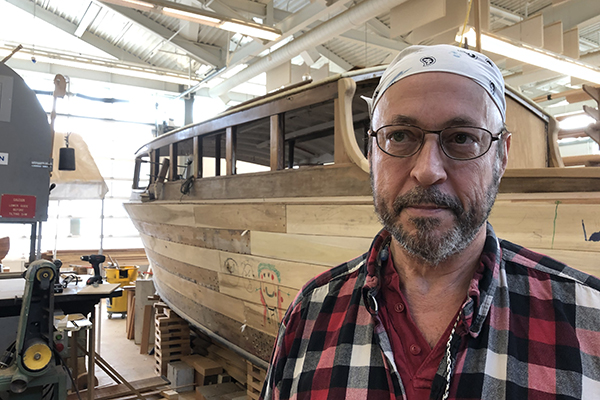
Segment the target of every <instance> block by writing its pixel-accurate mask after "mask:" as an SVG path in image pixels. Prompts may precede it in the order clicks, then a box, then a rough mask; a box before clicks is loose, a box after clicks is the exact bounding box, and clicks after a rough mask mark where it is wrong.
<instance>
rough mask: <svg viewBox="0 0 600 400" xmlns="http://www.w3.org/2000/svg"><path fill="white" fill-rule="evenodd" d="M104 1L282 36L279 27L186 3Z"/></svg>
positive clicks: (253, 33)
mask: <svg viewBox="0 0 600 400" xmlns="http://www.w3.org/2000/svg"><path fill="white" fill-rule="evenodd" d="M100 1H102V2H104V3H109V4H116V5H119V6H124V7H129V8H134V9H137V10H144V11H150V12H153V13H158V14H163V15H168V16H170V17H174V18H179V19H183V20H186V21H191V22H196V23H198V24H202V25H208V26H212V27H215V28H219V29H223V30H226V31H230V32H235V33H240V34H242V35H246V36H252V37H255V38H259V39H264V40H276V39H278V38H279V37H280V36H281V32H280V31H279V30H277V29H274V28H271V27H268V26H264V25H261V24H257V23H254V22H247V21H241V20H236V19H232V18H228V17H224V16H223V17H222V16H220V15H218V14H215V13H213V12H209V11H204V10H201V9H199V8H196V7H191V6H188V5H185V4H180V3H175V2H173V1H166V0H147V1H142V0H100Z"/></svg>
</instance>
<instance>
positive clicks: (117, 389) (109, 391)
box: [67, 376, 167, 400]
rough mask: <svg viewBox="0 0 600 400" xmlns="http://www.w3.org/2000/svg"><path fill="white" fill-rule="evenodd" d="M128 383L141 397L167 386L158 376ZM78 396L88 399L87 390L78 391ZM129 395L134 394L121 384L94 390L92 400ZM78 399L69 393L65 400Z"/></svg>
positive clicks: (105, 399) (75, 395) (104, 399)
mask: <svg viewBox="0 0 600 400" xmlns="http://www.w3.org/2000/svg"><path fill="white" fill-rule="evenodd" d="M129 383H130V384H131V386H133V387H134V388H135V389H136V390H139V391H140V393H141V394H142V395H144V394H151V393H153V392H155V391H156V390H158V389H159V388H163V387H165V386H166V385H167V381H165V380H164V379H162V378H161V377H160V376H158V377H155V378H147V379H140V380H138V381H131V382H129ZM79 394H80V395H81V398H82V399H87V398H88V394H87V390H85V389H84V390H80V391H79ZM131 395H134V392H133V391H132V390H131V389H129V388H128V387H127V385H125V384H123V383H120V384H115V385H110V386H106V387H102V388H96V389H94V399H96V400H112V399H120V398H124V397H130V396H131ZM134 396H135V395H134ZM78 399H79V397H78V396H77V393H71V394H70V395H68V396H67V400H78Z"/></svg>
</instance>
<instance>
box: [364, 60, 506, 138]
mask: <svg viewBox="0 0 600 400" xmlns="http://www.w3.org/2000/svg"><path fill="white" fill-rule="evenodd" d="M423 107H426V108H428V109H430V110H436V113H435V114H436V116H439V117H440V118H441V119H440V120H438V125H440V126H443V127H448V126H478V125H480V124H481V123H483V122H484V121H483V119H486V117H487V115H488V112H489V110H490V109H491V110H496V112H498V111H497V107H496V106H495V104H494V101H493V99H492V98H491V97H490V96H489V95H488V93H486V91H485V90H484V89H483V88H481V86H479V85H478V84H477V83H475V82H473V81H472V80H471V79H469V78H467V77H464V76H460V75H456V74H452V73H447V72H429V73H423V74H418V75H413V76H409V77H407V78H405V79H403V80H400V81H398V82H395V83H394V84H393V85H390V88H389V89H388V90H386V92H385V93H383V95H382V97H381V101H380V102H379V104H378V105H377V106H376V108H375V110H374V112H373V120H374V122H377V125H383V124H386V125H388V124H409V125H420V124H422V123H423V121H419V119H418V118H416V117H415V115H414V111H415V110H419V109H421V108H423Z"/></svg>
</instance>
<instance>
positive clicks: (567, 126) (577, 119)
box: [558, 114, 596, 130]
mask: <svg viewBox="0 0 600 400" xmlns="http://www.w3.org/2000/svg"><path fill="white" fill-rule="evenodd" d="M594 122H596V120H595V119H594V118H592V117H590V116H589V115H586V114H579V115H574V116H572V117H568V118H565V119H563V120H562V121H560V122H559V123H558V127H559V128H560V129H563V130H575V129H585V128H587V127H588V125H590V124H593V123H594Z"/></svg>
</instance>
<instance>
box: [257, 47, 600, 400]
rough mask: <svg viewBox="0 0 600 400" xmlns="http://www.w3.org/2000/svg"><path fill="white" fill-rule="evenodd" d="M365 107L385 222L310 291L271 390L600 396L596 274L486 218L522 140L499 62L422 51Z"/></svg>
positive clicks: (389, 74)
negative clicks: (507, 236) (509, 111)
mask: <svg viewBox="0 0 600 400" xmlns="http://www.w3.org/2000/svg"><path fill="white" fill-rule="evenodd" d="M369 103H370V111H371V113H372V122H371V136H372V138H371V143H370V152H369V162H370V165H371V182H372V188H373V197H374V204H375V210H376V212H377V214H378V215H379V218H380V220H381V221H382V223H383V225H384V229H383V230H382V231H381V232H380V233H379V234H378V235H377V237H376V238H375V240H374V241H373V244H372V247H371V249H370V250H369V251H368V252H367V253H366V254H364V255H363V256H361V257H359V258H357V259H355V260H352V261H349V262H348V263H345V264H343V265H341V266H338V267H336V268H333V269H332V270H330V271H328V272H326V273H324V274H322V275H320V276H318V277H316V278H315V279H313V280H312V281H311V282H309V283H308V284H307V285H306V286H305V287H304V288H303V290H302V291H301V292H300V293H299V295H298V297H297V298H296V300H295V301H294V302H293V304H292V305H291V306H290V308H289V310H288V312H287V313H286V315H285V317H284V319H283V322H282V325H281V329H280V332H279V337H278V339H277V343H276V347H275V350H274V353H273V358H272V362H271V367H270V370H269V373H268V376H267V379H266V382H265V386H264V388H263V393H262V396H263V398H265V399H287V398H294V399H308V398H310V399H326V398H327V399H346V398H348V399H386V398H387V399H410V400H412V399H429V398H431V399H505V398H507V399H527V398H529V399H581V398H586V399H592V398H600V282H599V281H598V279H596V278H593V277H590V276H588V275H585V274H583V273H581V272H578V271H575V270H573V269H570V268H569V267H567V266H565V265H563V264H561V263H559V262H557V261H554V260H552V259H550V258H547V257H545V256H542V255H540V254H537V253H533V252H531V251H529V250H527V249H524V248H522V247H519V246H517V245H515V244H512V243H510V242H507V241H502V240H499V239H497V238H496V236H495V234H494V231H493V229H492V227H491V226H490V225H489V224H487V223H486V221H487V217H488V215H489V213H490V210H491V208H492V205H493V203H494V199H495V196H496V193H497V191H498V185H499V183H500V179H501V177H502V175H503V173H504V170H505V168H506V164H507V159H508V151H509V148H510V143H511V136H510V133H509V132H507V131H506V129H505V128H504V121H505V112H506V104H505V100H504V82H503V79H502V74H501V73H500V71H499V70H498V68H497V67H496V66H495V65H494V64H493V63H492V62H491V61H490V60H489V59H488V58H487V57H486V56H484V55H482V54H479V53H476V52H473V51H469V50H464V49H460V48H457V47H453V46H447V45H440V46H431V47H423V46H412V47H409V48H407V49H405V50H404V51H402V52H401V53H400V54H399V55H398V57H396V59H395V60H394V61H393V62H392V64H391V65H390V66H389V67H388V69H387V70H386V71H385V73H384V74H383V76H382V78H381V81H380V84H379V86H378V87H377V89H376V90H375V93H374V95H373V98H372V99H370V100H369Z"/></svg>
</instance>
